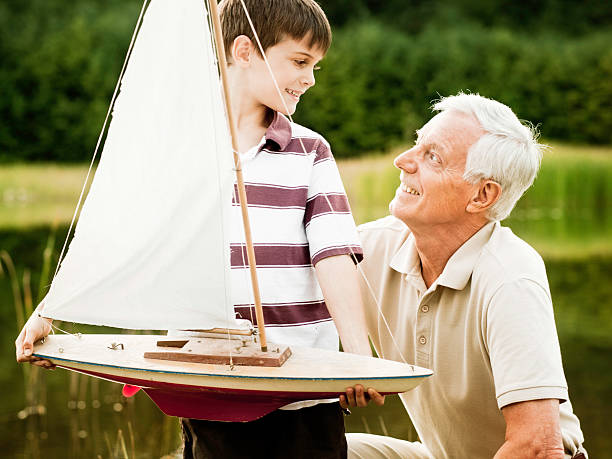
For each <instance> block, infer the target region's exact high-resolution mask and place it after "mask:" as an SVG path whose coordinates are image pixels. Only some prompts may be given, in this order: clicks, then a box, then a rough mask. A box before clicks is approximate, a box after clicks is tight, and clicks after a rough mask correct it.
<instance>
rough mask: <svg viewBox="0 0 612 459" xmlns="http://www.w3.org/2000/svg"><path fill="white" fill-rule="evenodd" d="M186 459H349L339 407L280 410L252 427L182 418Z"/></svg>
mask: <svg viewBox="0 0 612 459" xmlns="http://www.w3.org/2000/svg"><path fill="white" fill-rule="evenodd" d="M181 424H182V427H183V441H184V445H185V450H184V452H183V458H184V459H205V458H206V459H209V458H212V459H226V458H227V459H233V458H239V459H241V458H244V459H248V458H270V459H275V458H289V459H302V458H304V459H306V458H308V459H346V455H347V451H346V438H345V436H344V416H343V413H342V409H341V408H340V405H339V404H338V403H319V404H318V405H315V406H311V407H308V408H302V409H299V410H276V411H273V412H272V413H270V414H267V415H266V416H264V417H263V418H260V419H257V420H255V421H251V422H216V421H200V420H198V419H182V420H181Z"/></svg>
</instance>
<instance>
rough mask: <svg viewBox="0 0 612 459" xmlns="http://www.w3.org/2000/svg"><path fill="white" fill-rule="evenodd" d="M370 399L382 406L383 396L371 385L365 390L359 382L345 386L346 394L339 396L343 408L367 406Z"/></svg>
mask: <svg viewBox="0 0 612 459" xmlns="http://www.w3.org/2000/svg"><path fill="white" fill-rule="evenodd" d="M370 401H372V402H374V403H375V404H376V405H378V406H382V405H383V404H384V403H385V396H384V395H380V394H379V393H378V392H376V390H375V389H372V388H371V387H370V388H368V390H367V391H366V390H365V389H364V387H363V386H362V385H361V384H357V385H356V386H355V387H347V388H346V395H341V396H340V406H341V407H342V408H344V409H345V410H346V409H348V408H349V407H351V406H352V407H355V406H358V407H361V408H363V407H365V406H368V403H370Z"/></svg>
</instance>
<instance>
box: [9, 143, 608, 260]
mask: <svg viewBox="0 0 612 459" xmlns="http://www.w3.org/2000/svg"><path fill="white" fill-rule="evenodd" d="M401 151H402V149H401V148H397V149H396V151H395V152H394V153H389V154H384V155H371V156H367V157H363V158H358V159H352V160H343V161H338V165H339V168H340V172H341V174H342V177H343V180H344V184H345V187H346V189H347V193H348V195H349V199H350V202H351V206H352V209H353V213H354V215H355V220H356V221H357V222H358V223H363V222H365V221H368V220H372V219H375V218H380V217H383V216H385V215H387V213H388V210H387V209H388V203H389V201H390V200H391V198H392V197H393V195H394V193H395V189H396V187H397V185H398V183H399V171H398V170H397V169H395V168H394V167H393V164H392V163H393V158H394V156H395V155H396V154H397V153H399V152H401ZM86 174H87V165H81V164H79V165H58V164H13V165H2V166H0V196H1V197H2V201H1V203H0V230H5V229H6V230H20V229H28V228H32V227H36V226H50V225H54V224H57V225H60V226H63V225H66V224H67V223H69V222H70V219H71V218H72V215H73V212H74V209H75V207H76V204H77V201H78V197H79V194H80V191H81V188H82V186H83V183H84V180H85V176H86ZM611 220H612V147H609V146H607V147H595V146H584V145H568V144H556V143H553V144H552V145H551V148H550V149H549V150H548V151H547V152H546V154H545V157H544V161H543V165H542V170H541V172H540V174H539V177H538V179H536V183H535V185H534V186H533V187H532V188H531V189H530V190H529V191H528V192H527V194H526V195H525V197H524V198H523V199H522V200H521V201H520V202H519V204H518V206H517V208H516V209H515V211H514V212H513V214H512V216H511V217H510V218H509V219H508V220H506V221H505V222H504V224H505V225H508V226H510V227H512V229H513V230H514V231H515V232H516V233H517V234H519V235H520V236H521V237H523V238H525V239H526V240H527V241H528V242H530V243H531V244H532V245H534V246H535V247H536V248H537V249H538V250H539V251H540V252H541V253H542V254H543V255H544V256H545V257H548V258H566V257H571V258H575V257H588V256H591V255H593V254H598V255H606V256H607V255H612V242H611V241H612V221H611Z"/></svg>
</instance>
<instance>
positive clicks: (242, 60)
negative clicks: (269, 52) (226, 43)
mask: <svg viewBox="0 0 612 459" xmlns="http://www.w3.org/2000/svg"><path fill="white" fill-rule="evenodd" d="M254 51H255V48H254V46H253V42H252V41H251V39H250V38H249V37H247V36H246V35H238V36H237V37H236V38H234V43H233V45H232V60H233V62H234V63H235V64H236V65H238V66H240V67H248V66H249V64H250V63H251V56H252V55H253V52H254Z"/></svg>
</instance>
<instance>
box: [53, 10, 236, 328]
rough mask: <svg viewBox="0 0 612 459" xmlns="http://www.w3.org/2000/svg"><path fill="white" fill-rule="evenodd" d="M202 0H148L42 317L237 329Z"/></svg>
mask: <svg viewBox="0 0 612 459" xmlns="http://www.w3.org/2000/svg"><path fill="white" fill-rule="evenodd" d="M206 14H207V13H206V10H205V8H204V2H202V0H181V1H176V0H153V1H152V2H151V3H150V5H149V6H148V9H147V11H146V13H145V16H144V20H143V23H142V26H141V29H140V31H139V33H138V36H137V38H136V42H135V44H134V48H133V51H132V55H131V58H130V61H129V63H128V66H127V69H126V72H125V75H124V78H123V81H122V85H121V92H120V94H119V96H118V98H117V102H116V104H115V107H114V112H113V120H112V122H111V124H110V128H109V132H108V136H107V139H106V142H105V145H104V150H103V153H102V156H101V160H100V164H99V166H98V170H97V173H96V176H95V178H94V180H93V183H92V187H91V190H90V192H89V195H88V197H87V200H86V201H85V204H84V206H83V209H82V212H81V215H80V219H79V222H78V225H77V227H76V231H75V236H74V238H73V240H72V242H71V244H70V247H69V250H68V252H67V254H66V257H65V259H64V260H63V261H62V264H61V267H60V270H59V272H58V274H57V276H56V277H55V279H54V281H53V283H52V286H51V289H50V291H49V294H48V295H47V296H46V298H45V299H44V301H43V305H44V309H43V312H42V315H43V316H45V317H51V318H54V319H59V320H66V321H72V322H79V323H87V324H96V325H109V326H115V327H122V328H131V329H173V328H182V329H193V328H212V327H233V328H236V322H235V319H234V313H233V306H232V304H231V300H230V295H229V291H230V286H229V243H228V240H227V239H226V236H225V234H226V232H227V231H226V230H227V226H228V224H229V223H228V216H229V210H230V206H231V192H232V183H233V175H232V174H233V170H232V167H233V163H232V156H231V155H232V153H231V145H230V141H229V133H228V129H227V122H226V116H225V111H224V107H223V103H222V97H221V89H220V83H219V77H218V72H217V68H216V63H215V62H216V58H215V56H214V52H213V47H212V44H211V36H210V30H209V26H208V20H207V16H206Z"/></svg>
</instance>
